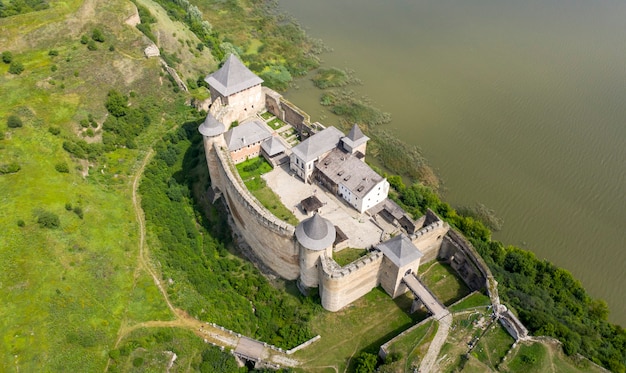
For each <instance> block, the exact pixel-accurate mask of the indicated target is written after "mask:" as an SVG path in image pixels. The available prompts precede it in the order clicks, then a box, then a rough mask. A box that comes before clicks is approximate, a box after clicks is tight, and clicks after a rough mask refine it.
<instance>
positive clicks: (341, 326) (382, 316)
mask: <svg viewBox="0 0 626 373" xmlns="http://www.w3.org/2000/svg"><path fill="white" fill-rule="evenodd" d="M411 302H412V299H410V298H409V297H408V296H401V297H398V298H396V299H395V300H394V299H391V298H390V297H389V296H388V295H387V294H386V293H385V292H384V291H383V290H382V289H380V288H376V289H374V290H372V291H371V292H369V293H368V294H367V295H365V296H364V297H363V298H361V299H359V300H357V301H356V302H354V303H353V304H351V305H349V306H347V307H345V308H344V309H342V310H341V311H339V312H323V313H322V314H321V315H319V316H317V317H316V318H315V319H314V320H313V321H312V330H313V333H316V334H319V335H320V336H321V337H322V338H321V339H320V340H319V341H317V342H315V343H314V344H313V345H311V346H310V347H308V348H306V349H304V350H301V351H298V352H296V353H295V354H294V355H293V356H294V358H297V359H299V360H301V361H302V371H304V372H327V371H334V370H333V369H334V368H330V367H336V368H337V369H338V370H339V371H340V372H341V371H344V369H346V367H347V366H348V365H349V362H350V359H351V358H352V357H353V356H355V355H356V354H357V353H358V352H359V351H361V350H366V351H368V352H371V353H378V349H379V347H380V345H381V344H383V343H385V342H387V341H388V340H389V339H391V338H393V337H395V336H396V335H398V334H399V333H400V332H402V331H404V330H406V329H408V328H409V327H411V326H412V325H413V324H415V323H416V322H418V321H419V320H421V319H423V318H425V316H426V315H425V314H424V313H415V314H413V315H409V314H408V313H407V312H408V311H409V310H410V307H411ZM329 369H330V370H329Z"/></svg>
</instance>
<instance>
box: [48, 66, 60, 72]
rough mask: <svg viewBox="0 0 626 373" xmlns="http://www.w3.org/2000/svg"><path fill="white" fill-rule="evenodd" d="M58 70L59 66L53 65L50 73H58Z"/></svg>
mask: <svg viewBox="0 0 626 373" xmlns="http://www.w3.org/2000/svg"><path fill="white" fill-rule="evenodd" d="M57 70H58V67H57V65H52V66H50V71H52V72H55V71H57Z"/></svg>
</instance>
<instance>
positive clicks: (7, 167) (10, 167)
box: [0, 162, 22, 175]
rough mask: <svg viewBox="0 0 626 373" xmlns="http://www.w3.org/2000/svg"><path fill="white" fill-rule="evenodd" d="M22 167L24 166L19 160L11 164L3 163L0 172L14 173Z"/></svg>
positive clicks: (2, 173)
mask: <svg viewBox="0 0 626 373" xmlns="http://www.w3.org/2000/svg"><path fill="white" fill-rule="evenodd" d="M21 169H22V167H21V166H20V165H19V164H18V163H17V162H11V163H9V164H3V165H1V166H0V174H1V175H4V174H14V173H16V172H18V171H19V170H21Z"/></svg>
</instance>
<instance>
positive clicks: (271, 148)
mask: <svg viewBox="0 0 626 373" xmlns="http://www.w3.org/2000/svg"><path fill="white" fill-rule="evenodd" d="M261 149H263V150H264V151H265V152H266V153H267V155H269V156H270V157H273V156H275V155H276V154H278V153H281V152H284V151H285V145H283V143H282V142H281V141H280V140H279V139H278V137H276V136H272V137H270V138H269V139H267V140H265V141H263V144H261Z"/></svg>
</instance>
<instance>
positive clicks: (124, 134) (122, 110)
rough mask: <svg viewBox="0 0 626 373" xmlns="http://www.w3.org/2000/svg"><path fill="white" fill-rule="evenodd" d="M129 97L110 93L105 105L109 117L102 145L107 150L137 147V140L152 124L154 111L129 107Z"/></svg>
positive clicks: (113, 91)
mask: <svg viewBox="0 0 626 373" xmlns="http://www.w3.org/2000/svg"><path fill="white" fill-rule="evenodd" d="M128 102H129V99H128V96H125V95H123V94H121V93H119V92H117V91H115V90H111V91H109V93H108V94H107V99H106V102H105V104H104V106H105V107H106V109H107V111H108V112H109V114H111V115H109V116H108V117H107V119H106V120H105V121H104V124H103V125H102V129H103V130H104V133H103V134H102V143H103V144H104V145H105V148H106V149H107V150H111V149H114V148H115V147H123V146H125V147H127V148H130V149H134V148H136V147H137V145H136V144H135V139H136V138H137V136H139V135H140V134H141V133H142V132H143V131H144V130H145V129H146V128H147V127H148V126H149V125H150V124H151V123H152V116H153V115H156V114H155V112H154V110H152V109H151V108H148V107H147V106H143V105H139V106H138V107H137V106H131V107H129V106H128Z"/></svg>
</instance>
